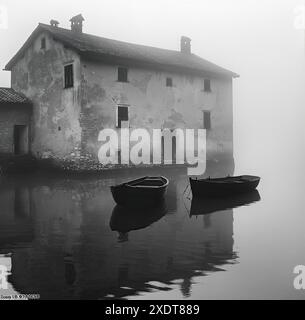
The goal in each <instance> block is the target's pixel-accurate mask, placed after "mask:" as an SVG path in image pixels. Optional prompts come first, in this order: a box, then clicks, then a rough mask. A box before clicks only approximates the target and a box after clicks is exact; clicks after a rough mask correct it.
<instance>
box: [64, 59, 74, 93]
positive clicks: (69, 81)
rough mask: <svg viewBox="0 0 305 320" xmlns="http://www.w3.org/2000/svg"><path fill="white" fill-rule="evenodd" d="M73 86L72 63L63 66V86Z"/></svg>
mask: <svg viewBox="0 0 305 320" xmlns="http://www.w3.org/2000/svg"><path fill="white" fill-rule="evenodd" d="M73 86H74V76H73V64H69V65H67V66H65V88H72V87H73Z"/></svg>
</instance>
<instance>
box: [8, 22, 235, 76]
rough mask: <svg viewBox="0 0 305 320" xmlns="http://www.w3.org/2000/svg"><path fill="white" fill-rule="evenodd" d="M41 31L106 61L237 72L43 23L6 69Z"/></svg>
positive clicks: (197, 59) (178, 54) (189, 56)
mask: <svg viewBox="0 0 305 320" xmlns="http://www.w3.org/2000/svg"><path fill="white" fill-rule="evenodd" d="M43 31H47V32H50V33H51V34H52V36H53V38H54V39H56V40H58V41H61V42H62V43H64V44H65V45H66V46H69V47H71V48H73V49H75V50H76V51H78V52H79V53H80V54H81V55H84V56H90V57H94V58H100V59H103V60H104V61H107V59H108V60H110V61H115V59H117V60H119V59H124V60H127V61H129V62H130V63H135V64H145V65H148V66H155V67H159V68H166V67H167V68H171V69H172V70H177V71H183V72H192V73H194V72H195V73H198V72H199V73H212V74H218V75H222V76H229V77H238V75H237V74H236V73H234V72H232V71H229V70H226V69H224V68H222V67H220V66H218V65H216V64H214V63H211V62H209V61H207V60H205V59H202V58H200V57H199V56H197V55H195V54H185V53H181V52H180V51H174V50H166V49H160V48H155V47H148V46H143V45H138V44H133V43H127V42H122V41H117V40H111V39H107V38H102V37H98V36H94V35H90V34H86V33H76V32H72V31H71V30H68V29H63V28H59V27H55V26H50V25H46V24H42V23H40V24H39V25H38V27H37V28H36V29H35V31H34V32H33V33H32V35H31V36H30V38H29V39H28V40H27V42H26V43H25V44H24V46H23V47H22V48H21V49H20V50H19V51H18V53H17V54H16V55H15V56H14V57H13V58H12V60H11V61H10V62H9V63H8V64H7V66H6V69H7V70H11V68H12V66H13V65H14V64H15V62H16V61H17V60H18V59H19V57H21V56H22V54H23V52H24V50H26V49H27V47H28V46H30V45H31V42H32V40H33V39H34V38H35V37H36V36H37V35H38V34H39V33H40V32H43Z"/></svg>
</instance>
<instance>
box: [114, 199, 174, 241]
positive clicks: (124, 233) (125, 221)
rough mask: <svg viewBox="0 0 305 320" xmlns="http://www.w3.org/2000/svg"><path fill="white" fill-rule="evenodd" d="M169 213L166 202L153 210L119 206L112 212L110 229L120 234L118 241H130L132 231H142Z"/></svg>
mask: <svg viewBox="0 0 305 320" xmlns="http://www.w3.org/2000/svg"><path fill="white" fill-rule="evenodd" d="M167 212H168V209H167V206H166V203H165V201H163V202H162V203H161V204H160V205H158V207H155V208H152V209H147V208H146V209H145V210H143V209H135V208H134V209H131V208H126V207H122V206H119V205H117V206H116V207H115V208H114V209H113V212H112V216H111V219H110V228H111V230H112V231H117V232H118V233H119V237H118V241H119V242H126V241H128V239H129V238H128V233H129V232H130V231H135V230H141V229H145V228H147V227H149V226H150V225H152V224H153V223H155V222H157V221H159V220H160V219H162V218H163V217H164V216H165V215H166V213H167Z"/></svg>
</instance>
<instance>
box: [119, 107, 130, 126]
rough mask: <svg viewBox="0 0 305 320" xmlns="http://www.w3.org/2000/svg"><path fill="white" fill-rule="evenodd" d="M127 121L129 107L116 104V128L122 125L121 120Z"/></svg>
mask: <svg viewBox="0 0 305 320" xmlns="http://www.w3.org/2000/svg"><path fill="white" fill-rule="evenodd" d="M128 121H129V107H128V106H118V109H117V128H122V127H123V122H128Z"/></svg>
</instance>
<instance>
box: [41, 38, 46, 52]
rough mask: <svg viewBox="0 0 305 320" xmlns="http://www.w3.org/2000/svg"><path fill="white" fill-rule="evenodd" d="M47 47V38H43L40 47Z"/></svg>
mask: <svg viewBox="0 0 305 320" xmlns="http://www.w3.org/2000/svg"><path fill="white" fill-rule="evenodd" d="M45 48H46V38H42V39H41V42H40V49H42V50H43V49H45Z"/></svg>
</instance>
